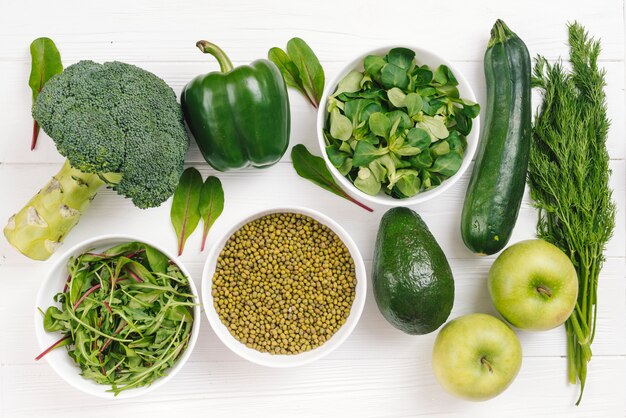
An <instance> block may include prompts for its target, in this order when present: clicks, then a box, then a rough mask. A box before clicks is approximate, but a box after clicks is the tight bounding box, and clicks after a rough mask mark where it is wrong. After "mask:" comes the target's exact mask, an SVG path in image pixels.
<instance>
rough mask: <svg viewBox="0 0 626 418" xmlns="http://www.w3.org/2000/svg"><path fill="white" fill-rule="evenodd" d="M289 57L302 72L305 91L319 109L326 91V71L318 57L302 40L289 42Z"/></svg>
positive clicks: (301, 76)
mask: <svg viewBox="0 0 626 418" xmlns="http://www.w3.org/2000/svg"><path fill="white" fill-rule="evenodd" d="M287 55H289V58H291V60H292V61H293V63H294V64H295V66H296V67H297V68H298V71H299V72H300V80H301V82H302V86H303V87H304V90H305V91H306V93H307V95H308V96H309V97H310V98H311V101H312V102H313V103H315V108H318V107H319V105H320V99H321V98H322V92H323V91H324V69H323V68H322V65H321V64H320V62H319V60H318V59H317V56H316V55H315V53H314V52H313V50H312V49H311V47H309V45H307V43H306V42H304V41H303V40H302V39H300V38H292V39H290V40H289V42H287Z"/></svg>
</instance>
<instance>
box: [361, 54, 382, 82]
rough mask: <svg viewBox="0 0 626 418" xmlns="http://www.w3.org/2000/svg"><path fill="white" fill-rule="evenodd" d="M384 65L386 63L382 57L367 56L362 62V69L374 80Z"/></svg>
mask: <svg viewBox="0 0 626 418" xmlns="http://www.w3.org/2000/svg"><path fill="white" fill-rule="evenodd" d="M385 64H386V63H385V60H384V59H383V57H381V56H378V55H368V56H367V57H365V60H364V61H363V67H364V68H365V72H366V73H367V74H370V75H371V76H372V77H374V78H376V76H378V75H379V73H380V70H381V69H382V68H383V66H384V65H385Z"/></svg>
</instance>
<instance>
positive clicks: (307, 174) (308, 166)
mask: <svg viewBox="0 0 626 418" xmlns="http://www.w3.org/2000/svg"><path fill="white" fill-rule="evenodd" d="M291 160H292V162H293V168H295V170H296V172H297V173H298V175H299V176H300V177H302V178H305V179H307V180H309V181H311V182H313V183H315V184H317V185H318V186H320V187H322V188H323V189H326V190H328V191H329V192H332V193H334V194H336V195H337V196H341V197H343V198H344V199H347V200H349V201H350V202H352V203H354V204H355V205H358V206H360V207H362V208H363V209H365V210H366V211H368V212H373V209H371V208H369V207H367V206H365V205H364V204H363V203H361V202H359V201H357V200H355V199H354V198H352V197H351V196H350V195H349V194H348V193H346V192H344V191H343V189H342V188H341V187H339V185H338V184H337V182H335V179H333V176H332V175H331V174H330V171H328V168H326V163H325V162H324V159H323V158H322V157H317V156H315V155H313V154H311V153H310V152H309V150H308V149H307V148H306V146H304V145H302V144H298V145H296V146H295V147H293V148H292V149H291Z"/></svg>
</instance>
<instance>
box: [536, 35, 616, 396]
mask: <svg viewBox="0 0 626 418" xmlns="http://www.w3.org/2000/svg"><path fill="white" fill-rule="evenodd" d="M568 30H569V45H570V62H571V68H572V70H571V71H568V70H566V69H565V67H564V66H563V64H561V62H557V63H555V64H553V65H551V64H549V63H548V61H547V60H546V59H545V58H543V57H538V58H537V60H536V64H535V68H534V72H533V80H532V81H533V85H534V86H536V87H537V88H538V89H539V90H540V91H541V93H542V95H543V104H542V105H541V108H540V110H539V112H538V113H537V117H536V118H535V123H534V126H533V137H532V144H531V149H530V161H529V170H528V171H529V172H528V185H529V186H530V194H531V198H532V199H533V200H534V202H535V205H536V206H537V208H538V209H539V221H538V224H537V236H539V237H540V238H542V239H545V240H546V241H548V242H550V243H552V244H554V245H556V246H557V247H559V248H560V249H561V250H563V252H564V253H565V254H567V255H568V256H569V257H570V258H571V260H572V262H573V263H574V266H575V267H576V272H577V274H578V280H579V292H578V302H577V304H576V308H575V309H574V312H573V313H572V315H571V316H570V318H569V319H568V320H567V322H566V323H565V329H566V332H567V357H568V369H569V370H568V372H569V373H568V374H569V381H570V382H571V383H574V384H575V383H576V381H577V380H578V381H579V382H580V397H579V398H578V401H577V402H576V404H577V405H578V404H579V403H580V401H581V399H582V395H583V391H584V388H585V381H586V377H587V364H588V363H589V361H590V360H591V344H592V343H593V340H594V337H595V330H596V320H597V311H596V310H597V306H598V305H597V302H598V297H597V296H598V279H599V275H600V271H601V270H602V265H603V263H604V259H605V257H604V250H605V248H606V244H607V242H608V241H609V239H610V238H611V236H612V234H613V230H614V228H615V215H616V207H615V202H614V201H613V199H612V191H611V189H610V188H609V174H610V169H609V154H608V152H607V147H606V140H607V133H608V130H609V120H608V119H607V110H606V95H605V93H604V87H605V85H606V82H605V71H604V70H602V69H599V68H598V56H599V54H600V41H599V40H595V39H593V38H589V36H588V35H587V32H585V29H584V28H583V27H582V26H581V25H580V24H579V23H573V24H571V25H569V26H568Z"/></svg>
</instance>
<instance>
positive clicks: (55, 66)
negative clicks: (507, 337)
mask: <svg viewBox="0 0 626 418" xmlns="http://www.w3.org/2000/svg"><path fill="white" fill-rule="evenodd" d="M30 56H31V60H32V62H31V69H30V77H29V79H28V85H29V86H30V88H31V90H32V96H33V103H35V100H37V96H39V92H40V91H41V89H42V88H43V86H44V84H46V82H47V81H48V80H50V78H52V76H54V75H56V74H60V73H61V72H62V71H63V63H62V62H61V54H60V53H59V50H58V49H57V47H56V45H55V44H54V42H53V41H52V39H50V38H37V39H35V40H34V41H33V42H32V43H31V44H30ZM38 136H39V125H38V124H37V121H34V123H33V136H32V141H31V144H30V150H31V151H32V150H34V149H35V146H36V145H37V137H38Z"/></svg>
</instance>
